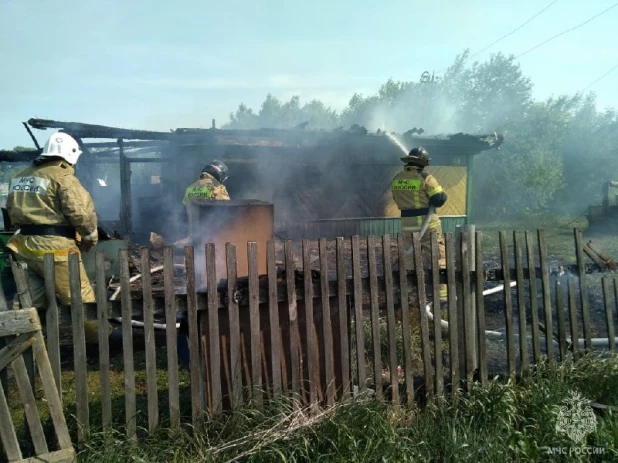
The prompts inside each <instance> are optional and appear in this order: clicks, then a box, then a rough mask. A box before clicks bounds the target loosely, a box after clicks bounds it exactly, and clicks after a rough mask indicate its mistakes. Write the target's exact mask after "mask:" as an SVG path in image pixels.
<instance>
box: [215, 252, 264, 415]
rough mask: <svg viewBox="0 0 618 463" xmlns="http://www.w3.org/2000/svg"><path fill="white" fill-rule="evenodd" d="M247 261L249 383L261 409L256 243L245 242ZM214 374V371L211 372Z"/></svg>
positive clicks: (255, 400) (257, 406)
mask: <svg viewBox="0 0 618 463" xmlns="http://www.w3.org/2000/svg"><path fill="white" fill-rule="evenodd" d="M247 256H248V262H249V320H250V323H251V383H252V385H253V390H252V394H253V405H254V407H256V408H257V409H261V408H262V406H263V404H264V398H263V394H262V363H261V362H262V358H261V349H260V307H259V301H260V297H259V292H260V288H259V281H258V262H257V243H256V242H255V241H250V242H248V243H247ZM213 375H214V372H213Z"/></svg>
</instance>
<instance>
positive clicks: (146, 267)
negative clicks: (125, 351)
mask: <svg viewBox="0 0 618 463" xmlns="http://www.w3.org/2000/svg"><path fill="white" fill-rule="evenodd" d="M141 251H142V252H141V263H142V294H143V301H142V304H143V305H142V310H143V312H144V339H145V344H146V345H145V348H146V397H147V399H148V431H150V432H154V430H155V429H157V427H158V426H159V394H158V390H157V346H156V338H155V332H154V306H153V300H152V277H151V273H150V249H148V248H147V247H142V249H141Z"/></svg>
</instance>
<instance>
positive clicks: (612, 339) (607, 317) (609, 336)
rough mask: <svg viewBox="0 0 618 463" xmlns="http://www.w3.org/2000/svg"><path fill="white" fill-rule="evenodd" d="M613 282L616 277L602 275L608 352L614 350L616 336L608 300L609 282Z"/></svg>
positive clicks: (609, 294)
mask: <svg viewBox="0 0 618 463" xmlns="http://www.w3.org/2000/svg"><path fill="white" fill-rule="evenodd" d="M612 280H613V282H614V285H616V279H615V278H612V279H610V277H608V276H607V275H606V276H604V277H603V280H602V281H603V302H604V306H605V322H606V324H607V339H608V341H609V350H610V352H616V338H615V336H616V335H615V333H614V318H613V313H612V304H611V301H610V298H611V289H610V286H609V285H610V284H611V282H612ZM616 301H617V302H618V299H617V300H616Z"/></svg>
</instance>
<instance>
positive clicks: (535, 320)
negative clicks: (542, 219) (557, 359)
mask: <svg viewBox="0 0 618 463" xmlns="http://www.w3.org/2000/svg"><path fill="white" fill-rule="evenodd" d="M533 239H534V238H533V236H532V233H530V232H529V231H527V230H526V254H527V262H528V284H529V288H530V316H531V317H532V358H533V359H534V362H535V363H538V362H539V361H540V360H541V336H540V332H539V303H538V302H539V301H538V289H537V284H536V267H535V265H536V262H535V258H534V243H533Z"/></svg>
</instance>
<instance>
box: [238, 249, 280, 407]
mask: <svg viewBox="0 0 618 463" xmlns="http://www.w3.org/2000/svg"><path fill="white" fill-rule="evenodd" d="M266 271H267V273H268V315H269V322H270V359H271V362H272V363H271V367H272V371H271V376H272V390H273V395H274V396H275V397H277V396H279V395H280V394H281V355H280V353H281V351H280V348H279V346H280V345H281V328H280V326H279V303H278V301H277V263H276V261H275V242H274V241H272V240H269V241H268V243H267V244H266ZM236 311H238V307H237V308H236ZM237 316H238V315H237ZM239 371H240V370H239Z"/></svg>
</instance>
